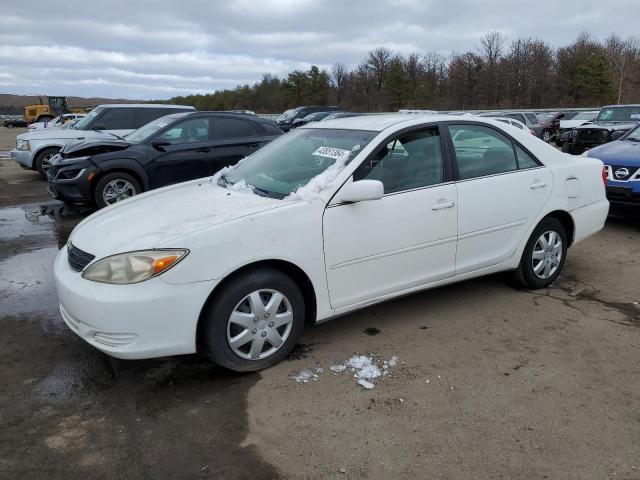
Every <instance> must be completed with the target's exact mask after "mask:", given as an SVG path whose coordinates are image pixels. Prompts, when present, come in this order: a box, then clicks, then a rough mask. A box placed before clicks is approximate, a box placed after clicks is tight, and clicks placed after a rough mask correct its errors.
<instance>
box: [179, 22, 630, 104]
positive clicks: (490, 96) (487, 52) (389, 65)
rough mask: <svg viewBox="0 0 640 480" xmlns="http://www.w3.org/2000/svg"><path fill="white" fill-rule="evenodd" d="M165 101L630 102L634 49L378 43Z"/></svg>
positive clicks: (590, 42)
mask: <svg viewBox="0 0 640 480" xmlns="http://www.w3.org/2000/svg"><path fill="white" fill-rule="evenodd" d="M169 101H170V102H171V103H180V104H187V105H193V106H194V107H196V108H197V109H198V110H237V109H243V110H244V109H246V110H254V111H256V112H260V113H278V112H282V111H284V110H286V109H287V108H292V107H296V106H299V105H339V106H340V107H342V108H344V109H345V110H352V111H362V112H382V111H395V110H398V109H401V108H407V109H434V110H471V109H505V108H546V107H595V106H601V105H606V104H611V103H633V102H638V103H640V43H639V41H638V39H637V38H635V37H629V38H621V37H620V36H618V35H617V34H612V35H610V36H609V37H608V38H606V39H605V40H604V41H598V40H595V39H593V38H592V37H591V36H589V34H587V33H582V34H580V35H579V36H578V37H577V38H576V39H575V40H574V41H573V42H572V43H571V44H569V45H567V46H564V47H560V48H557V49H554V48H552V47H551V46H550V45H549V44H547V43H546V42H544V41H543V40H539V39H536V38H519V39H516V40H513V41H511V42H510V43H508V42H507V39H506V38H505V37H504V36H503V35H502V34H501V33H499V32H489V33H487V34H485V35H484V36H483V37H482V38H481V39H480V41H479V43H478V44H477V45H476V47H475V49H474V50H473V51H468V52H464V53H453V54H451V55H449V56H445V55H443V54H441V53H438V52H435V51H427V52H426V53H417V52H416V53H411V54H408V55H405V56H403V55H400V54H397V53H394V52H392V51H391V50H389V49H387V48H385V47H380V48H376V49H375V50H372V51H370V52H369V53H368V55H367V57H366V58H365V59H364V60H362V61H361V62H360V63H359V64H358V65H356V66H355V67H352V68H349V67H347V66H346V65H344V64H343V63H340V62H338V63H335V64H333V66H331V68H330V69H328V70H324V69H322V70H321V69H319V68H318V67H316V66H312V67H311V68H310V69H309V70H308V71H302V70H295V71H293V72H291V73H289V74H288V75H287V76H286V78H278V77H277V76H274V75H271V74H265V75H263V77H262V79H261V80H260V81H259V82H256V83H255V84H253V85H242V86H238V87H236V88H234V89H230V90H221V91H216V92H214V93H210V94H205V95H188V96H181V97H174V98H172V99H171V100H169Z"/></svg>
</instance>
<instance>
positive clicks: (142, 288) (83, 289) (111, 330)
mask: <svg viewBox="0 0 640 480" xmlns="http://www.w3.org/2000/svg"><path fill="white" fill-rule="evenodd" d="M54 277H55V283H56V290H57V293H58V300H59V303H60V313H61V315H62V318H63V320H64V321H65V323H66V324H67V326H68V327H69V328H70V329H71V330H73V331H74V332H75V333H76V334H77V335H78V336H79V337H80V338H82V339H83V340H85V341H86V342H87V343H89V344H90V345H92V346H93V347H95V348H97V349H98V350H101V351H102V352H104V353H106V354H108V355H111V356H113V357H116V358H123V359H141V358H153V357H164V356H170V355H182V354H189V353H194V352H195V351H196V330H197V325H198V318H199V317H200V312H201V310H202V307H203V306H204V304H205V302H206V300H207V298H208V296H209V294H210V293H211V291H212V290H213V288H214V287H215V285H216V283H217V281H215V280H211V281H205V282H195V283H188V284H179V285H169V284H167V283H166V282H164V281H163V280H162V279H161V278H160V277H156V278H152V279H151V280H147V281H145V282H140V283H136V284H131V285H111V284H105V283H99V282H92V281H90V280H85V279H84V278H82V277H81V274H80V272H76V271H75V270H73V269H72V268H71V267H70V266H69V262H68V259H67V247H66V246H65V247H63V248H62V250H60V252H59V253H58V256H57V257H56V260H55V263H54Z"/></svg>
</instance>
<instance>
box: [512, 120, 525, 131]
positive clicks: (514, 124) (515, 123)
mask: <svg viewBox="0 0 640 480" xmlns="http://www.w3.org/2000/svg"><path fill="white" fill-rule="evenodd" d="M511 125H513V126H514V127H518V128H519V129H520V130H524V126H522V124H521V123H518V122H511Z"/></svg>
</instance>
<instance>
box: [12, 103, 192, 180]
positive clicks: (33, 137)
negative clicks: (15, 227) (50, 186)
mask: <svg viewBox="0 0 640 480" xmlns="http://www.w3.org/2000/svg"><path fill="white" fill-rule="evenodd" d="M194 110H195V109H194V108H193V107H187V106H184V105H162V104H151V103H149V104H113V105H100V106H98V107H96V108H94V109H93V110H92V111H91V112H90V113H89V114H88V115H87V116H85V117H84V118H82V119H80V120H79V121H78V123H76V124H75V125H74V126H73V127H72V128H62V129H52V130H49V129H46V130H36V131H33V132H27V133H23V134H21V135H18V137H17V139H16V148H15V149H14V150H12V151H11V158H12V159H14V160H15V161H16V162H18V163H19V164H20V165H21V166H22V167H23V168H26V169H31V170H37V171H38V172H39V173H40V175H41V176H42V178H46V177H47V170H48V169H49V161H50V159H51V157H53V156H54V155H55V154H57V153H58V152H59V151H60V149H61V148H62V147H64V146H65V145H66V144H67V143H72V142H75V141H80V140H87V139H100V138H105V137H112V136H114V135H115V136H122V135H127V134H129V133H131V132H132V131H134V130H135V129H137V128H139V127H141V126H143V125H146V124H147V123H149V122H151V121H152V120H155V119H156V118H159V117H163V116H164V115H169V114H171V113H177V112H191V111H194Z"/></svg>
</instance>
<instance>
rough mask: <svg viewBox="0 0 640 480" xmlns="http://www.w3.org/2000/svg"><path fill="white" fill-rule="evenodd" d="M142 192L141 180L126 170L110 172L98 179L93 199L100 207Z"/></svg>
mask: <svg viewBox="0 0 640 480" xmlns="http://www.w3.org/2000/svg"><path fill="white" fill-rule="evenodd" d="M139 193H142V187H140V182H138V180H136V179H135V178H134V177H133V176H131V175H129V174H128V173H124V172H114V173H109V174H107V175H105V176H104V177H102V178H101V179H100V180H98V183H97V184H96V188H95V190H94V192H93V200H94V202H95V204H96V206H97V207H98V208H104V207H106V206H108V205H113V204H114V203H118V202H121V201H122V200H126V199H127V198H131V197H133V196H135V195H138V194H139Z"/></svg>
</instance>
